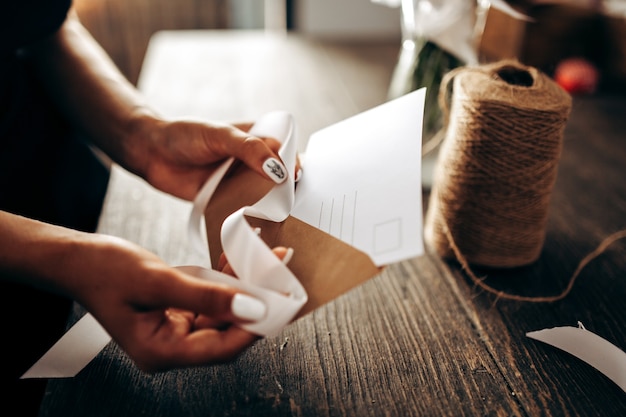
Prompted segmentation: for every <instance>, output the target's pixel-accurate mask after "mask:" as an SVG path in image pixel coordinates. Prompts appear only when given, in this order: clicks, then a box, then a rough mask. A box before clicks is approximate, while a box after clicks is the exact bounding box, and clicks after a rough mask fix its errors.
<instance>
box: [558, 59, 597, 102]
mask: <svg viewBox="0 0 626 417" xmlns="http://www.w3.org/2000/svg"><path fill="white" fill-rule="evenodd" d="M554 80H555V81H556V82H557V84H559V85H560V86H561V87H563V88H564V89H565V91H567V92H569V93H571V94H591V93H594V92H595V91H596V89H597V88H598V81H599V80H600V72H599V71H598V69H597V68H596V66H595V65H593V64H592V63H591V62H589V61H588V60H586V59H584V58H568V59H566V60H563V61H561V62H560V63H559V65H557V67H556V71H555V72H554Z"/></svg>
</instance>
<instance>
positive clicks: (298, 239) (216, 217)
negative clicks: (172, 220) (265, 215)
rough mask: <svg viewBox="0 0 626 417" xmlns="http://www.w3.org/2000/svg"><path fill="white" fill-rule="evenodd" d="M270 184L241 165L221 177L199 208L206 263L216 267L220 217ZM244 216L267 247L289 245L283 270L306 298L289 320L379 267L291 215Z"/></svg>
mask: <svg viewBox="0 0 626 417" xmlns="http://www.w3.org/2000/svg"><path fill="white" fill-rule="evenodd" d="M273 185H274V183H271V182H270V181H268V180H265V179H263V178H261V177H260V176H259V175H258V174H257V173H255V172H253V171H252V170H250V169H249V168H247V167H246V166H244V165H242V164H239V165H237V166H236V167H235V169H234V170H232V171H231V172H229V173H228V174H227V176H225V177H224V178H223V179H222V182H221V183H220V185H219V187H218V188H217V190H216V191H215V194H213V197H212V199H211V201H210V202H209V204H208V206H207V207H206V209H205V212H204V215H205V219H208V221H206V231H207V239H208V242H209V250H210V254H211V264H212V265H217V262H218V259H219V256H220V254H221V252H222V245H221V242H220V231H221V225H222V223H223V221H224V219H226V217H228V216H229V215H230V214H231V213H233V212H235V211H236V210H238V209H239V208H241V207H244V206H249V205H252V204H254V203H255V202H256V201H257V200H259V199H260V198H261V197H263V195H265V193H266V192H267V191H269V190H270V189H271V187H272V186H273ZM234 190H237V192H236V193H235V192H234ZM247 220H248V222H249V223H250V225H251V226H252V227H258V228H260V230H261V232H260V236H261V238H262V239H263V241H264V242H265V243H266V244H267V245H268V246H269V247H271V248H273V247H275V246H285V247H291V248H293V249H294V255H293V257H292V258H291V260H290V262H289V264H288V268H289V269H290V270H291V271H292V272H293V274H294V275H295V276H296V277H298V280H299V281H300V283H301V284H302V285H303V287H304V289H305V291H306V293H307V295H308V301H307V302H306V304H305V305H304V306H303V307H302V309H301V310H300V312H299V313H298V315H297V316H296V317H295V318H298V317H301V316H303V315H305V314H306V313H308V312H310V311H312V310H314V309H316V308H317V307H319V306H321V305H323V304H325V303H327V302H328V301H330V300H333V299H335V298H337V297H338V296H340V295H341V294H343V293H344V292H346V291H347V290H349V289H351V288H353V287H355V286H357V285H358V284H360V283H362V282H364V281H366V280H368V279H369V278H372V277H374V276H375V275H377V274H378V273H379V272H380V271H381V270H382V267H377V266H376V265H375V264H374V262H373V261H372V260H371V258H370V257H369V256H368V255H367V254H365V253H363V252H361V251H360V250H358V249H356V248H354V247H353V246H350V245H348V244H346V243H344V242H342V241H341V240H339V239H337V238H335V237H333V236H331V235H330V234H328V233H326V232H324V231H322V230H320V229H318V228H316V227H313V226H311V225H309V224H307V223H305V222H303V221H301V220H298V219H297V218H295V217H293V216H288V217H287V219H285V220H284V221H283V222H280V223H278V222H272V221H269V220H264V219H258V218H254V217H247Z"/></svg>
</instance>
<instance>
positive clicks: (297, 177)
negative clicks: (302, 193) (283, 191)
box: [294, 168, 302, 182]
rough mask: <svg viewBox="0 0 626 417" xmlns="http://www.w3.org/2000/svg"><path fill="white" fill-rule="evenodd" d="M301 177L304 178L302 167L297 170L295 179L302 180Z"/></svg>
mask: <svg viewBox="0 0 626 417" xmlns="http://www.w3.org/2000/svg"><path fill="white" fill-rule="evenodd" d="M300 178H302V168H299V169H298V171H297V172H296V179H295V180H294V181H295V182H298V181H300Z"/></svg>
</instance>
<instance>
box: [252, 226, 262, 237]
mask: <svg viewBox="0 0 626 417" xmlns="http://www.w3.org/2000/svg"><path fill="white" fill-rule="evenodd" d="M254 234H255V235H257V236H261V228H260V227H255V228H254Z"/></svg>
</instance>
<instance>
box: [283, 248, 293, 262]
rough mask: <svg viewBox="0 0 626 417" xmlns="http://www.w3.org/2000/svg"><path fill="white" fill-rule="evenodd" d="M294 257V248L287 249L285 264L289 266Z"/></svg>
mask: <svg viewBox="0 0 626 417" xmlns="http://www.w3.org/2000/svg"><path fill="white" fill-rule="evenodd" d="M292 257H293V248H287V253H285V257H284V258H283V263H284V264H285V265H287V264H288V263H289V261H290V260H291V258H292Z"/></svg>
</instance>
